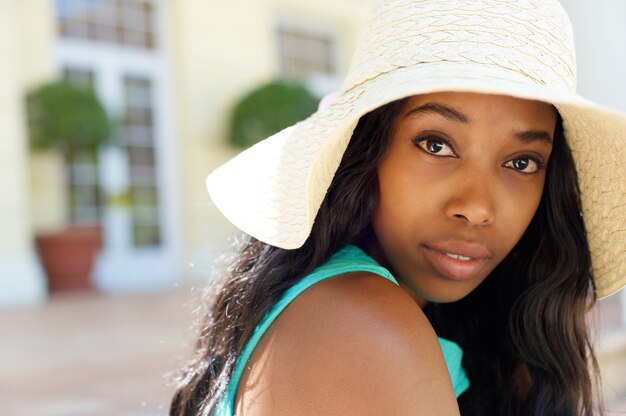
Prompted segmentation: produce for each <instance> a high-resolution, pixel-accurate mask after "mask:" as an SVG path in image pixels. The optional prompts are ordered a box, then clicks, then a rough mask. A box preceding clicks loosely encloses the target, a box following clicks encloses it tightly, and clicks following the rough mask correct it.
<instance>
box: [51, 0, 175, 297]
mask: <svg viewBox="0 0 626 416" xmlns="http://www.w3.org/2000/svg"><path fill="white" fill-rule="evenodd" d="M163 3H164V2H161V1H157V0H124V1H121V0H97V1H94V0H57V3H56V4H57V16H58V26H59V38H58V44H57V48H56V55H57V62H58V66H59V72H60V73H62V74H64V76H65V77H66V78H67V79H68V80H70V81H72V82H89V83H91V84H92V85H93V86H94V88H95V89H96V92H97V93H98V96H99V97H100V99H101V100H102V101H103V103H104V104H105V106H106V107H107V109H108V111H109V114H110V115H111V116H113V118H114V119H115V120H116V122H117V127H116V129H115V133H114V138H113V140H114V143H115V144H114V145H112V146H109V147H107V148H106V149H102V151H101V152H100V154H99V160H98V162H97V165H96V164H95V162H94V161H93V160H91V161H90V160H81V161H78V162H77V164H76V165H75V166H72V167H68V168H70V169H74V170H75V173H76V172H82V173H83V174H82V175H71V176H72V177H75V178H77V179H76V182H77V183H72V184H68V187H69V188H68V189H69V191H70V195H72V198H71V204H70V205H71V210H70V212H71V219H72V221H73V222H78V223H80V222H81V221H93V220H94V219H95V220H97V221H98V222H100V224H101V225H102V227H103V232H104V247H103V250H102V252H101V253H100V255H99V257H98V259H97V264H96V267H95V271H94V275H93V279H94V284H95V285H96V286H97V287H98V288H100V289H102V290H104V291H108V292H120V291H122V292H123V291H143V290H152V289H158V288H165V287H169V286H171V285H172V284H173V282H174V281H175V280H176V278H177V270H176V264H177V251H178V247H179V244H178V243H177V230H178V227H177V225H176V222H177V221H176V220H177V215H176V213H175V207H176V204H175V203H174V201H175V200H176V197H175V187H174V183H175V180H174V177H175V175H174V174H175V170H174V162H175V159H174V155H175V154H176V152H175V150H176V149H174V143H173V140H172V137H173V135H172V133H171V131H170V129H171V112H170V111H169V110H170V109H169V108H168V102H170V101H171V100H168V99H167V95H168V90H167V77H166V68H167V66H166V63H165V59H164V53H163V51H162V50H161V49H160V45H161V44H163V42H160V39H162V38H163V33H162V31H161V32H159V31H158V30H157V28H162V27H163V25H162V24H160V22H163V21H164V19H162V15H163V14H164V10H163V7H164V4H163ZM88 173H90V174H88Z"/></svg>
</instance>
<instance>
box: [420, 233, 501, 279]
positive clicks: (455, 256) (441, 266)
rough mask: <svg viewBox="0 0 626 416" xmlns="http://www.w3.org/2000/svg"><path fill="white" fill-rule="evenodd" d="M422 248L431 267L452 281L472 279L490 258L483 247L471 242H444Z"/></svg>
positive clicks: (489, 254) (488, 252) (487, 251)
mask: <svg viewBox="0 0 626 416" xmlns="http://www.w3.org/2000/svg"><path fill="white" fill-rule="evenodd" d="M422 247H423V249H424V254H425V257H426V260H427V261H428V262H429V263H430V264H431V266H433V268H434V269H435V270H436V271H437V272H439V274H441V275H443V276H444V277H447V278H449V279H452V280H459V281H464V280H470V279H473V278H474V277H476V276H477V275H478V273H479V272H480V271H481V270H482V268H483V267H484V266H485V264H486V263H487V262H488V261H489V259H491V257H492V256H491V253H490V251H489V250H488V249H487V248H486V247H485V246H483V245H482V244H479V243H473V242H466V241H445V242H438V243H435V244H426V245H423V246H422Z"/></svg>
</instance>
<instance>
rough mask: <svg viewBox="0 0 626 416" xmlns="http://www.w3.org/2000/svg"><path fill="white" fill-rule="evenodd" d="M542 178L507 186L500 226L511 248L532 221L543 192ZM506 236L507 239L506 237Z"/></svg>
mask: <svg viewBox="0 0 626 416" xmlns="http://www.w3.org/2000/svg"><path fill="white" fill-rule="evenodd" d="M543 186H544V183H543V180H542V181H538V182H537V183H534V184H525V186H519V184H518V186H509V187H507V188H506V190H505V193H506V196H505V197H504V198H503V201H504V202H503V204H502V205H501V210H500V211H501V215H500V221H499V222H500V224H499V225H500V227H502V229H503V231H504V232H503V233H502V234H503V235H504V236H505V237H508V238H510V240H511V242H510V243H509V246H510V247H509V249H511V248H512V247H513V246H514V245H515V244H517V242H518V241H519V240H520V238H522V235H523V234H524V232H525V231H526V229H527V228H528V225H529V224H530V222H531V221H532V219H533V217H534V216H535V213H536V212H537V208H538V207H539V203H540V202H541V195H542V193H543ZM508 238H507V239H508Z"/></svg>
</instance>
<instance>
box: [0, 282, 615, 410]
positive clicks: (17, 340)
mask: <svg viewBox="0 0 626 416" xmlns="http://www.w3.org/2000/svg"><path fill="white" fill-rule="evenodd" d="M194 297H195V295H193V294H192V293H191V291H190V290H189V289H182V288H180V289H176V290H174V291H172V292H169V293H160V294H150V295H134V296H118V297H112V296H109V297H105V296H102V295H98V294H81V295H63V296H57V297H54V298H52V299H51V300H50V301H49V302H47V303H46V304H44V305H41V306H39V307H36V308H29V309H23V310H13V311H0V337H1V338H0V414H2V415H8V416H35V415H36V416H79V415H80V416H131V415H133V416H135V415H141V416H147V415H166V414H167V407H168V403H169V399H170V396H171V392H172V388H171V385H170V386H168V384H167V380H169V379H170V378H171V377H170V376H169V375H168V374H170V373H171V372H172V371H174V370H176V369H177V368H179V367H180V365H181V363H182V362H183V360H184V357H185V356H186V353H187V352H188V351H189V345H190V343H191V339H192V335H191V334H192V331H191V330H190V329H189V328H190V325H191V322H192V319H193V313H192V310H193V308H194V304H195V302H194V300H193V299H194ZM602 364H603V366H604V367H603V368H604V374H605V379H606V380H605V391H606V392H607V398H608V399H609V401H608V403H609V408H610V409H611V412H610V413H608V414H609V415H614V414H625V415H626V349H623V348H622V349H619V348H618V349H614V350H613V351H611V352H609V353H606V354H604V355H603V356H602Z"/></svg>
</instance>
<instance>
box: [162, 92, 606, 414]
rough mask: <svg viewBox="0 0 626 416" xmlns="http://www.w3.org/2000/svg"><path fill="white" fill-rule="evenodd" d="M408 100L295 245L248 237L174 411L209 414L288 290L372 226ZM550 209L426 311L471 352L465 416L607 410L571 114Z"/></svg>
mask: <svg viewBox="0 0 626 416" xmlns="http://www.w3.org/2000/svg"><path fill="white" fill-rule="evenodd" d="M405 103H406V99H403V100H398V101H394V102H392V103H389V104H387V105H385V106H383V107H380V108H378V109H376V110H374V111H372V112H370V113H368V114H366V115H365V116H363V117H362V118H361V119H360V121H359V123H358V125H357V127H356V129H355V130H354V133H353V136H352V139H351V141H350V143H349V145H348V148H347V150H346V152H345V154H344V156H343V159H342V161H341V164H340V166H339V168H338V171H337V172H336V174H335V176H334V179H333V181H332V184H331V186H330V188H329V190H328V193H327V194H326V197H325V199H324V201H323V202H322V205H321V208H320V210H319V213H318V214H317V217H316V219H315V223H314V225H313V230H312V231H311V234H310V236H309V238H308V239H307V241H306V242H305V244H304V245H303V246H302V247H301V248H299V249H296V250H283V249H280V248H276V247H273V246H270V245H267V244H265V243H262V242H260V241H258V240H256V239H254V238H252V237H247V238H245V240H244V242H243V243H242V247H241V248H240V250H239V251H238V253H237V254H236V255H235V256H234V257H233V258H232V261H231V262H230V265H229V266H228V267H227V268H226V270H225V271H224V272H223V273H222V275H221V277H220V279H219V280H218V281H217V282H216V283H215V284H214V285H213V286H212V290H211V291H209V292H207V295H206V299H205V302H206V303H207V305H208V306H207V314H206V316H205V317H204V319H203V321H202V323H201V327H200V329H199V337H198V340H197V345H196V349H195V353H194V355H193V357H192V359H191V360H190V361H189V363H188V364H187V366H186V367H185V368H184V369H183V370H182V373H181V376H180V378H179V380H178V385H177V389H176V392H175V394H174V397H173V399H172V402H171V407H170V415H175V416H191V415H207V416H208V415H210V414H211V413H212V411H213V409H214V408H215V405H216V403H217V402H218V400H219V397H220V396H221V395H222V394H223V393H224V391H225V389H226V388H227V386H228V382H229V380H230V377H231V374H232V372H233V369H234V366H235V362H236V360H237V357H238V356H239V354H240V352H241V351H242V349H243V348H244V346H245V344H246V342H247V341H248V339H249V338H250V336H251V334H252V332H253V330H254V328H255V327H256V325H257V324H258V323H259V322H260V321H261V320H262V318H263V317H264V316H265V314H266V313H267V312H268V311H269V310H270V309H271V308H272V306H273V305H274V304H275V303H276V302H277V300H278V299H279V298H280V297H281V295H282V294H283V293H284V292H285V290H287V289H288V288H289V287H291V286H293V285H294V284H295V283H296V282H298V281H299V280H300V279H301V278H302V277H304V276H305V275H306V274H308V273H309V272H311V271H312V270H313V269H315V268H316V267H317V266H319V265H321V264H323V263H324V262H325V261H326V260H327V259H328V258H329V257H330V256H331V255H332V254H333V253H335V252H336V251H337V250H339V249H341V248H342V247H344V246H346V245H348V244H356V245H361V244H362V242H363V241H364V239H366V238H368V235H369V234H370V233H371V226H370V219H371V216H372V213H373V210H374V208H375V207H376V204H377V202H378V180H377V166H378V164H379V163H380V161H381V160H382V158H383V156H384V155H385V152H386V150H387V148H388V143H389V138H390V136H391V131H392V127H393V125H394V121H395V119H396V116H397V114H398V113H399V111H400V109H401V108H402V107H403V106H404V104H405ZM546 175H547V176H546V183H545V187H544V191H543V195H542V199H541V202H540V205H539V207H538V209H537V212H536V214H535V216H534V218H533V219H532V221H531V223H530V225H529V226H528V229H527V230H526V232H525V234H524V235H523V237H522V238H521V239H520V241H519V242H518V244H517V245H516V246H515V247H514V248H513V250H512V251H511V253H510V254H509V255H508V256H507V257H506V259H505V260H504V261H502V263H501V264H500V265H499V266H498V267H497V268H496V269H495V270H494V271H493V272H492V273H491V274H490V276H489V277H488V278H487V279H486V280H485V281H484V282H483V283H482V284H481V285H480V286H479V287H478V288H477V289H476V290H474V291H473V292H472V293H471V294H470V295H468V296H467V297H465V298H464V299H462V300H460V301H458V302H455V303H451V304H431V305H429V306H428V307H427V308H426V310H425V312H426V314H427V316H428V317H429V319H430V321H431V323H432V325H433V326H434V328H435V330H436V332H437V333H438V335H439V336H442V337H445V338H448V339H450V340H453V341H455V342H457V343H458V344H459V345H460V346H461V347H462V348H463V349H464V351H465V355H464V359H463V367H464V368H465V370H466V372H467V374H468V377H469V378H470V381H471V387H470V388H469V390H468V391H467V392H465V393H464V394H463V395H461V396H460V398H459V406H460V409H461V414H462V415H489V416H493V415H551V416H553V415H563V416H565V415H576V416H578V415H592V414H598V412H601V409H600V407H599V404H598V401H597V399H598V398H597V396H596V395H594V386H596V385H597V382H598V377H597V374H598V370H597V363H596V360H595V356H594V353H593V348H592V345H591V343H590V335H589V330H588V327H587V322H586V319H585V317H586V314H587V312H588V311H589V310H590V308H591V306H593V304H594V303H595V301H596V298H595V294H594V290H593V283H592V282H593V280H592V272H591V259H590V253H589V248H588V244H587V239H586V235H585V227H584V223H583V218H582V215H581V203H580V191H579V187H578V181H577V177H576V169H575V165H574V160H573V158H572V155H571V152H570V149H569V147H568V145H567V142H566V140H565V137H564V135H563V129H562V126H561V120H560V118H559V119H558V121H557V128H556V131H555V137H554V147H553V150H552V154H551V156H550V162H549V165H548V168H547V174H546Z"/></svg>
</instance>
